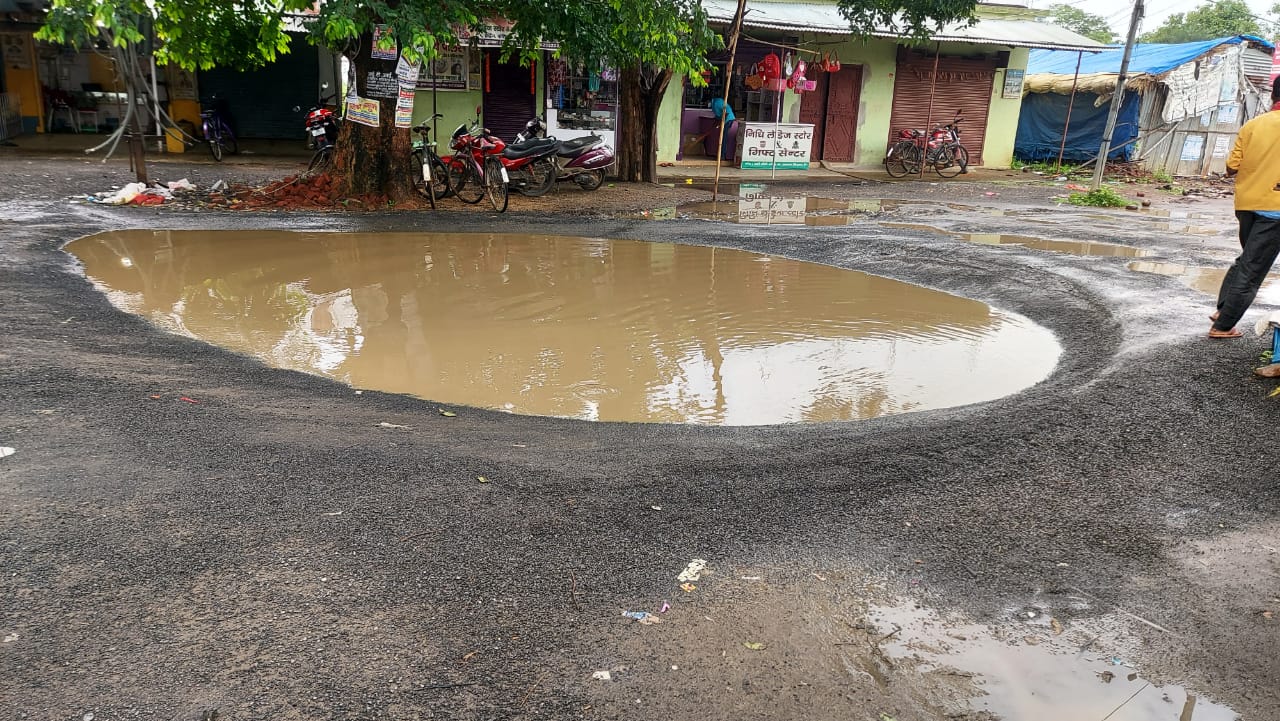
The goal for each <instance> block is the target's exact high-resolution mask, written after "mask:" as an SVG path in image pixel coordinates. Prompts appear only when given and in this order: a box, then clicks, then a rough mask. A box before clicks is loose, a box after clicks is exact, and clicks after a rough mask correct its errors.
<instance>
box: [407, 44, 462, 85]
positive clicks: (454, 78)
mask: <svg viewBox="0 0 1280 721" xmlns="http://www.w3.org/2000/svg"><path fill="white" fill-rule="evenodd" d="M469 72H470V62H469V58H468V54H467V51H466V50H465V49H463V48H441V49H440V55H438V56H437V57H436V58H434V59H432V60H428V61H426V62H425V63H423V64H422V67H421V69H420V70H419V72H418V87H419V88H424V89H430V88H435V89H437V90H466V89H467V75H468V74H469Z"/></svg>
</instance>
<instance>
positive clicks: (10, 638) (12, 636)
mask: <svg viewBox="0 0 1280 721" xmlns="http://www.w3.org/2000/svg"><path fill="white" fill-rule="evenodd" d="M19 638H21V636H19V635H18V634H16V633H7V634H5V636H4V642H5V643H13V642H14V641H17V640H18V639H19Z"/></svg>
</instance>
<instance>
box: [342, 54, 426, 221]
mask: <svg viewBox="0 0 1280 721" xmlns="http://www.w3.org/2000/svg"><path fill="white" fill-rule="evenodd" d="M372 51H373V37H372V36H371V35H368V34H366V35H365V36H363V37H362V38H361V39H360V50H359V53H358V54H357V55H356V57H355V58H352V60H351V66H352V67H353V68H355V87H356V94H357V95H359V96H360V97H361V98H365V99H369V100H377V101H378V125H377V127H373V126H369V125H363V124H361V123H357V122H354V121H352V120H349V119H347V120H344V121H342V125H341V127H340V129H339V132H338V140H337V148H335V149H334V170H333V171H332V172H333V173H334V174H335V175H336V176H337V180H338V187H339V188H340V189H341V191H342V193H343V194H345V195H347V196H349V197H357V196H374V197H376V198H378V199H385V200H389V201H391V202H393V203H400V202H403V201H405V200H409V199H413V198H417V194H416V192H415V191H414V187H413V180H414V177H415V176H414V173H416V172H418V171H417V169H416V168H413V167H412V160H413V158H412V152H413V139H412V137H411V133H410V131H409V129H408V128H397V127H396V124H395V120H396V97H394V96H393V97H389V98H387V97H380V96H382V95H390V94H392V93H394V92H395V91H396V89H397V88H398V83H397V82H396V75H395V72H396V61H395V60H382V59H378V58H374V57H372V55H371V52H372ZM388 77H389V78H390V81H389V82H388V81H387V78H388ZM378 78H381V80H382V82H376V79H378ZM370 80H375V86H374V87H370Z"/></svg>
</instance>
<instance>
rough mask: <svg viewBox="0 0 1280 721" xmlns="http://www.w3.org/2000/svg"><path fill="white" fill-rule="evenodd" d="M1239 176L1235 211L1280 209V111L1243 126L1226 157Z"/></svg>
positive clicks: (1230, 166) (1259, 117)
mask: <svg viewBox="0 0 1280 721" xmlns="http://www.w3.org/2000/svg"><path fill="white" fill-rule="evenodd" d="M1227 167H1228V168H1231V169H1232V170H1235V171H1237V172H1238V173H1239V175H1237V176H1236V210H1280V189H1278V186H1280V111H1276V110H1273V111H1271V112H1267V113H1263V114H1262V115H1259V116H1258V117H1256V118H1254V119H1253V120H1250V121H1249V122H1247V123H1245V124H1244V127H1242V128H1240V134H1239V135H1237V136H1236V144H1235V146H1233V147H1232V148H1231V156H1230V157H1228V158H1227Z"/></svg>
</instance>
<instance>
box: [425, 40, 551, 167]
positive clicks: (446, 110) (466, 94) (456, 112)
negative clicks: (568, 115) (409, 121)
mask: <svg viewBox="0 0 1280 721" xmlns="http://www.w3.org/2000/svg"><path fill="white" fill-rule="evenodd" d="M435 95H436V98H435V107H436V109H435V111H434V112H438V113H440V114H442V115H444V117H443V118H441V119H440V120H438V121H437V123H438V125H437V126H436V127H437V128H439V132H440V136H441V137H440V138H439V141H440V147H439V148H437V149H436V150H437V152H439V153H441V154H444V153H445V152H447V151H448V149H449V146H448V140H449V136H450V135H452V134H453V130H454V128H456V127H458V126H459V125H462V124H464V123H465V124H466V125H468V126H470V125H471V124H472V123H473V122H475V119H476V106H478V105H483V104H484V96H483V93H482V92H481V91H480V90H479V89H478V88H477V89H474V90H437V91H436V93H435ZM546 107H547V101H546V63H545V62H539V63H538V76H537V84H536V86H535V95H534V103H533V110H534V112H535V113H537V114H538V115H541V116H543V117H545V116H546V112H547V111H546ZM432 112H433V111H432V110H431V91H430V90H419V91H418V92H417V94H416V95H415V96H414V100H413V124H414V125H417V124H418V123H421V122H423V121H424V120H426V119H427V118H429V117H431V113H432ZM481 120H482V121H483V120H484V119H483V118H481ZM521 120H528V118H521ZM504 140H507V141H510V140H511V139H510V138H504Z"/></svg>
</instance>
